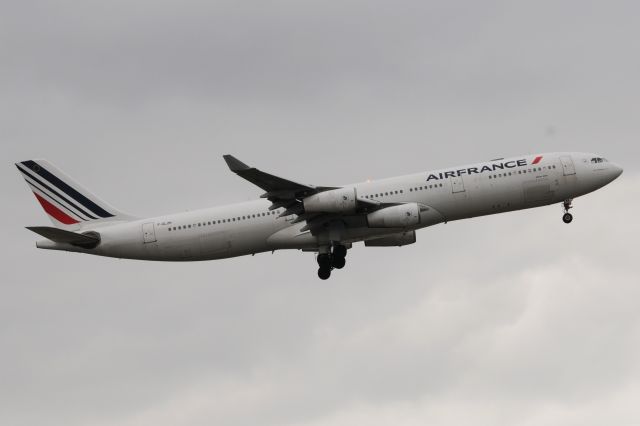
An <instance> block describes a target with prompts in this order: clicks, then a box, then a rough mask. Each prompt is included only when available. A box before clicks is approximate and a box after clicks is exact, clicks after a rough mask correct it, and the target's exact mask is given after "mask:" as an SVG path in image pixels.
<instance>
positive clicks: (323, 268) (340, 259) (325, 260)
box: [317, 244, 347, 280]
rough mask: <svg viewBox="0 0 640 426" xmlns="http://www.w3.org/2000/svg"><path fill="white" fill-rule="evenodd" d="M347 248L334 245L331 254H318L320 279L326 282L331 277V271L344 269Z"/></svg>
mask: <svg viewBox="0 0 640 426" xmlns="http://www.w3.org/2000/svg"><path fill="white" fill-rule="evenodd" d="M346 256H347V248H346V247H345V246H343V245H340V244H338V245H334V246H333V251H332V252H331V253H320V254H318V258H317V261H318V266H319V268H318V278H320V279H321V280H326V279H328V278H329V277H330V276H331V271H332V270H333V269H334V268H335V269H342V268H344V265H345V264H346V262H347V261H346V259H345V257H346Z"/></svg>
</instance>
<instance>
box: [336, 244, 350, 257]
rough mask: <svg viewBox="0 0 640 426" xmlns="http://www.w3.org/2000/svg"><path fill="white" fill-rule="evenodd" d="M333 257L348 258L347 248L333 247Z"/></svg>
mask: <svg viewBox="0 0 640 426" xmlns="http://www.w3.org/2000/svg"><path fill="white" fill-rule="evenodd" d="M333 256H334V257H346V256H347V248H346V247H345V246H342V245H336V246H333Z"/></svg>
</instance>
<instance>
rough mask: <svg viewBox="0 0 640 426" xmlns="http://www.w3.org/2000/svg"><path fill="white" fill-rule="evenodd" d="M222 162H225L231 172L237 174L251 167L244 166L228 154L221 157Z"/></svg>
mask: <svg viewBox="0 0 640 426" xmlns="http://www.w3.org/2000/svg"><path fill="white" fill-rule="evenodd" d="M222 158H224V161H226V162H227V166H228V167H229V169H230V170H231V171H232V172H239V171H242V170H247V169H250V168H251V167H249V166H247V165H246V164H244V163H243V162H242V161H240V160H238V159H237V158H236V157H234V156H233V155H230V154H225V155H223V156H222Z"/></svg>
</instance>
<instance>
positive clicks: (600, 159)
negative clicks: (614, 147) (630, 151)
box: [591, 157, 607, 164]
mask: <svg viewBox="0 0 640 426" xmlns="http://www.w3.org/2000/svg"><path fill="white" fill-rule="evenodd" d="M591 162H592V163H594V164H595V163H606V162H607V159H606V158H602V157H593V158H592V159H591Z"/></svg>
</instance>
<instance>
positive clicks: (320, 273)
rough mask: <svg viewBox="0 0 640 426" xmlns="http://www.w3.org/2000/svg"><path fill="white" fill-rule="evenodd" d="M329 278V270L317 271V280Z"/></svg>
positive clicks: (321, 269)
mask: <svg viewBox="0 0 640 426" xmlns="http://www.w3.org/2000/svg"><path fill="white" fill-rule="evenodd" d="M330 276H331V269H329V268H320V269H318V278H320V279H321V280H326V279H329V277H330Z"/></svg>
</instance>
